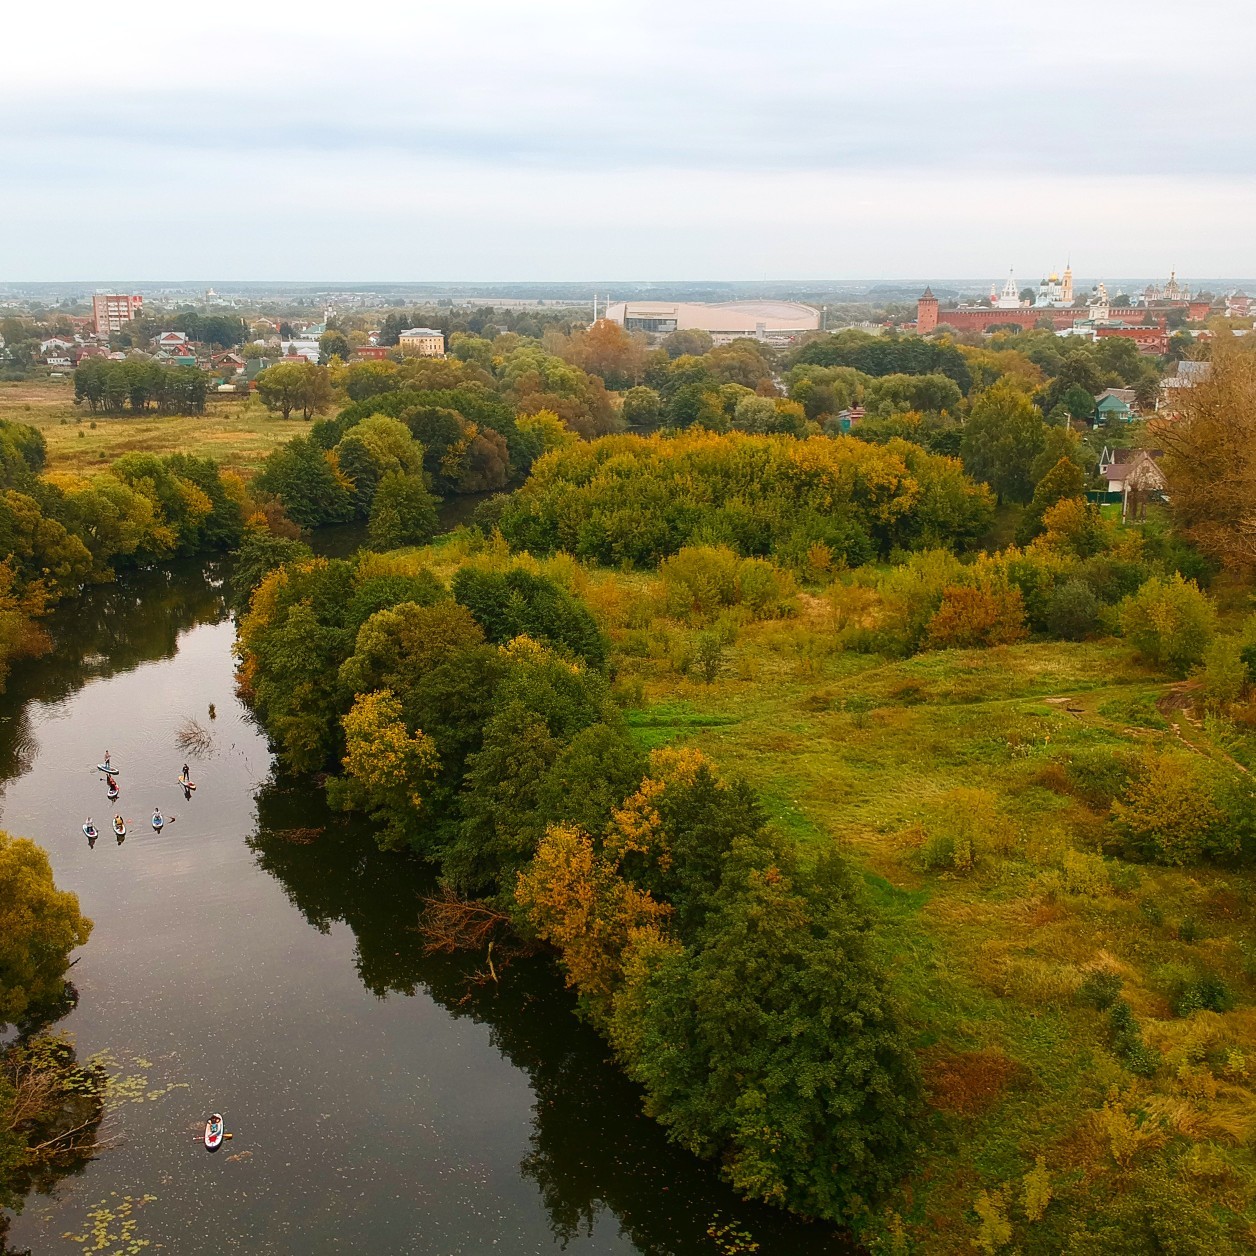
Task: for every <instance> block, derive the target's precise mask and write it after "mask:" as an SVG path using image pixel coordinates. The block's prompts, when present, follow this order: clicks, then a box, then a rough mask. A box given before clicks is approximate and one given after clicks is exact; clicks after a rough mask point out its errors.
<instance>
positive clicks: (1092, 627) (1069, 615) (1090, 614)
mask: <svg viewBox="0 0 1256 1256" xmlns="http://www.w3.org/2000/svg"><path fill="white" fill-rule="evenodd" d="M1046 625H1047V631H1048V632H1049V633H1050V634H1051V635H1052V636H1053V637H1061V638H1063V639H1064V640H1065V641H1081V640H1084V639H1085V638H1086V637H1088V636H1090V634H1091V633H1093V632H1095V631H1096V630H1097V629H1098V627H1099V599H1098V598H1097V597H1095V595H1094V593H1093V592H1092V590H1091V588H1090V585H1088V584H1087V583H1086V582H1085V581H1084V580H1080V579H1073V580H1069V581H1067V582H1065V583H1064V584H1062V585H1061V586H1060V587H1059V588H1058V589H1056V590H1055V592H1054V593H1052V594H1051V596H1050V598H1048V600H1047V613H1046Z"/></svg>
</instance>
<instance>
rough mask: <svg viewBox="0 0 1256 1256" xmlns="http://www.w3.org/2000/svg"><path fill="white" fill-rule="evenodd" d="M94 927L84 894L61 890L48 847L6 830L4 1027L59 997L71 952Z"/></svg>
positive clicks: (1, 930) (0, 957)
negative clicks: (86, 911) (86, 912)
mask: <svg viewBox="0 0 1256 1256" xmlns="http://www.w3.org/2000/svg"><path fill="white" fill-rule="evenodd" d="M91 931H92V922H91V921H90V920H88V919H87V917H86V916H84V915H82V913H81V912H80V911H79V901H78V895H76V894H73V893H71V892H70V891H69V890H58V889H57V887H56V884H55V883H54V882H53V879H52V865H51V864H50V863H49V862H48V856H47V855H46V854H45V853H44V851H43V850H42V849H40V847H38V846H36V845H35V843H34V842H32V841H29V840H28V839H27V838H24V837H10V836H9V835H8V834H7V833H4V832H0V1028H4V1027H6V1026H8V1025H11V1024H13V1023H15V1022H17V1021H21V1020H22V1019H24V1018H25V1017H26V1016H27V1015H28V1014H29V1013H31V1012H33V1011H36V1010H38V1009H39V1008H40V1007H41V1006H44V1005H46V1004H49V1003H52V1002H53V1001H54V1000H55V999H57V997H58V996H59V995H60V994H61V992H62V989H63V988H64V984H65V974H66V969H67V968H68V967H69V955H70V952H71V951H72V950H73V949H74V948H75V947H76V946H82V945H83V943H84V942H86V941H87V939H88V936H89V935H90V933H91Z"/></svg>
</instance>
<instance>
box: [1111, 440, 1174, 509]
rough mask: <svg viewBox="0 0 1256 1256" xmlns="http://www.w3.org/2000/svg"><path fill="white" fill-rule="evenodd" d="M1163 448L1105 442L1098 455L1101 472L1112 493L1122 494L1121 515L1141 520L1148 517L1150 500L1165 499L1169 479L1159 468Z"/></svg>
mask: <svg viewBox="0 0 1256 1256" xmlns="http://www.w3.org/2000/svg"><path fill="white" fill-rule="evenodd" d="M1163 457H1164V450H1162V449H1109V448H1108V447H1107V446H1106V445H1105V446H1104V449H1103V453H1102V454H1101V455H1100V457H1099V476H1100V478H1101V479H1102V480H1104V481H1105V482H1106V484H1107V491H1108V493H1109V494H1116V493H1119V494H1120V495H1121V519H1122V520H1123V521H1133V520H1140V519H1143V518H1145V517H1146V514H1147V503H1148V502H1149V501H1151V500H1153V499H1162V498H1163V496H1164V492H1165V489H1166V487H1167V485H1168V481H1167V480H1166V479H1165V475H1164V472H1163V471H1162V470H1161V469H1160V466H1159V465H1158V464H1159V460H1160V459H1161V458H1163Z"/></svg>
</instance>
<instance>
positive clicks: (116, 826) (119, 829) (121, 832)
mask: <svg viewBox="0 0 1256 1256" xmlns="http://www.w3.org/2000/svg"><path fill="white" fill-rule="evenodd" d="M113 831H114V832H115V833H116V834H117V835H118V836H119V837H125V836H126V821H125V820H124V819H123V818H122V817H121V816H115V817H114V821H113Z"/></svg>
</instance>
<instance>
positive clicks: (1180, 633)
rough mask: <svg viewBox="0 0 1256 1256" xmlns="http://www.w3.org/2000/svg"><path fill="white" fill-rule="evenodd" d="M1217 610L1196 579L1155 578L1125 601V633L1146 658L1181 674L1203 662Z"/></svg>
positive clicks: (1123, 630)
mask: <svg viewBox="0 0 1256 1256" xmlns="http://www.w3.org/2000/svg"><path fill="white" fill-rule="evenodd" d="M1216 618H1217V616H1216V611H1215V610H1214V608H1213V604H1212V601H1211V600H1210V599H1209V598H1208V596H1207V595H1206V594H1204V593H1202V592H1200V589H1199V586H1198V585H1197V584H1195V582H1194V581H1192V580H1183V579H1182V577H1181V576H1180V575H1173V576H1170V577H1169V578H1167V579H1159V578H1153V579H1151V580H1148V581H1147V583H1146V584H1145V585H1143V587H1142V588H1141V589H1139V591H1138V592H1137V593H1135V594H1133V595H1132V596H1131V597H1128V598H1126V599H1125V601H1124V602H1123V603H1122V604H1121V632H1122V634H1123V635H1124V636H1125V637H1126V638H1127V639H1128V640H1129V641H1131V642H1132V643H1133V645H1134V648H1135V649H1136V650H1138V652H1139V653H1140V654H1141V655H1142V656H1143V657H1144V658H1146V659H1148V660H1149V661H1151V662H1153V663H1157V664H1159V665H1160V666H1161V667H1165V668H1167V669H1168V670H1169V671H1171V672H1173V673H1175V674H1176V675H1178V676H1185V675H1186V673H1187V672H1188V671H1189V670H1190V668H1191V667H1192V666H1194V665H1195V664H1196V663H1198V662H1199V661H1200V659H1201V658H1203V656H1204V652H1205V651H1206V650H1207V648H1208V645H1209V643H1210V642H1211V640H1212V636H1213V632H1214V630H1215V627H1216Z"/></svg>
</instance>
